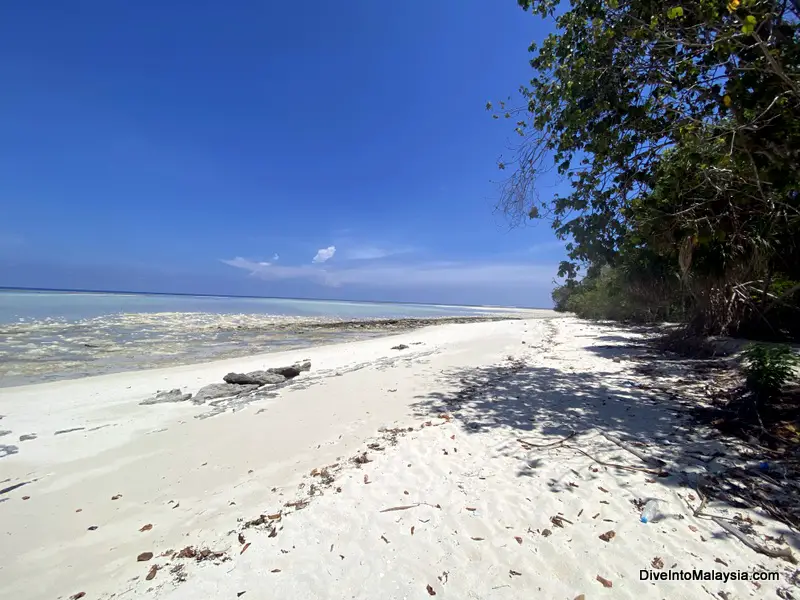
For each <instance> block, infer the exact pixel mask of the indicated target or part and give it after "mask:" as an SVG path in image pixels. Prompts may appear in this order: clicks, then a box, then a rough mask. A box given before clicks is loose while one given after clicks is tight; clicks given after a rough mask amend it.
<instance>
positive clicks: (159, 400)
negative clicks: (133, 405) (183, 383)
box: [139, 388, 192, 406]
mask: <svg viewBox="0 0 800 600" xmlns="http://www.w3.org/2000/svg"><path fill="white" fill-rule="evenodd" d="M191 397H192V395H191V394H184V393H183V392H182V391H181V390H180V389H179V388H175V389H173V390H169V391H165V392H158V393H156V395H155V396H154V397H153V398H148V399H146V400H142V401H141V402H139V404H140V405H142V406H147V405H150V404H164V403H167V402H186V401H187V400H189V399H191Z"/></svg>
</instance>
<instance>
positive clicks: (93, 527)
mask: <svg viewBox="0 0 800 600" xmlns="http://www.w3.org/2000/svg"><path fill="white" fill-rule="evenodd" d="M86 529H88V530H89V531H94V530H95V529H97V525H89V527H87V528H86Z"/></svg>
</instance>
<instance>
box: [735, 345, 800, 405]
mask: <svg viewBox="0 0 800 600" xmlns="http://www.w3.org/2000/svg"><path fill="white" fill-rule="evenodd" d="M798 364H800V359H799V358H798V356H797V354H795V353H794V351H793V350H792V348H791V347H789V346H788V345H786V344H750V345H749V346H747V348H745V350H744V373H745V375H746V377H747V380H746V385H747V388H748V389H749V390H750V391H751V392H753V393H754V394H755V395H756V396H758V397H759V398H761V399H763V400H767V399H773V398H775V397H776V396H777V395H778V394H780V392H781V389H782V388H783V386H784V385H786V384H787V383H788V382H789V381H790V380H792V379H794V377H795V372H794V367H796V366H797V365H798Z"/></svg>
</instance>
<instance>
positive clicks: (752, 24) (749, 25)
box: [742, 15, 756, 33]
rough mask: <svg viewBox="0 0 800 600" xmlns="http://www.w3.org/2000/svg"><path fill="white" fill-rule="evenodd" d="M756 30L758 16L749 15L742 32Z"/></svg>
mask: <svg viewBox="0 0 800 600" xmlns="http://www.w3.org/2000/svg"><path fill="white" fill-rule="evenodd" d="M755 30H756V18H755V17H754V16H753V15H747V17H745V19H744V25H742V33H753V32H754V31H755Z"/></svg>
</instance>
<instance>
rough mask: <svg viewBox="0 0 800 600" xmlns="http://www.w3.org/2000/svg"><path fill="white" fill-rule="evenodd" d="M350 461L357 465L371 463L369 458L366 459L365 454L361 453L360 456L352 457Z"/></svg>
mask: <svg viewBox="0 0 800 600" xmlns="http://www.w3.org/2000/svg"><path fill="white" fill-rule="evenodd" d="M352 460H353V462H354V463H356V464H357V465H365V464H367V463H368V462H372V461H371V460H370V459H369V458H367V453H366V452H362V453H361V454H357V455H356V456H354V457H353V459H352Z"/></svg>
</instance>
